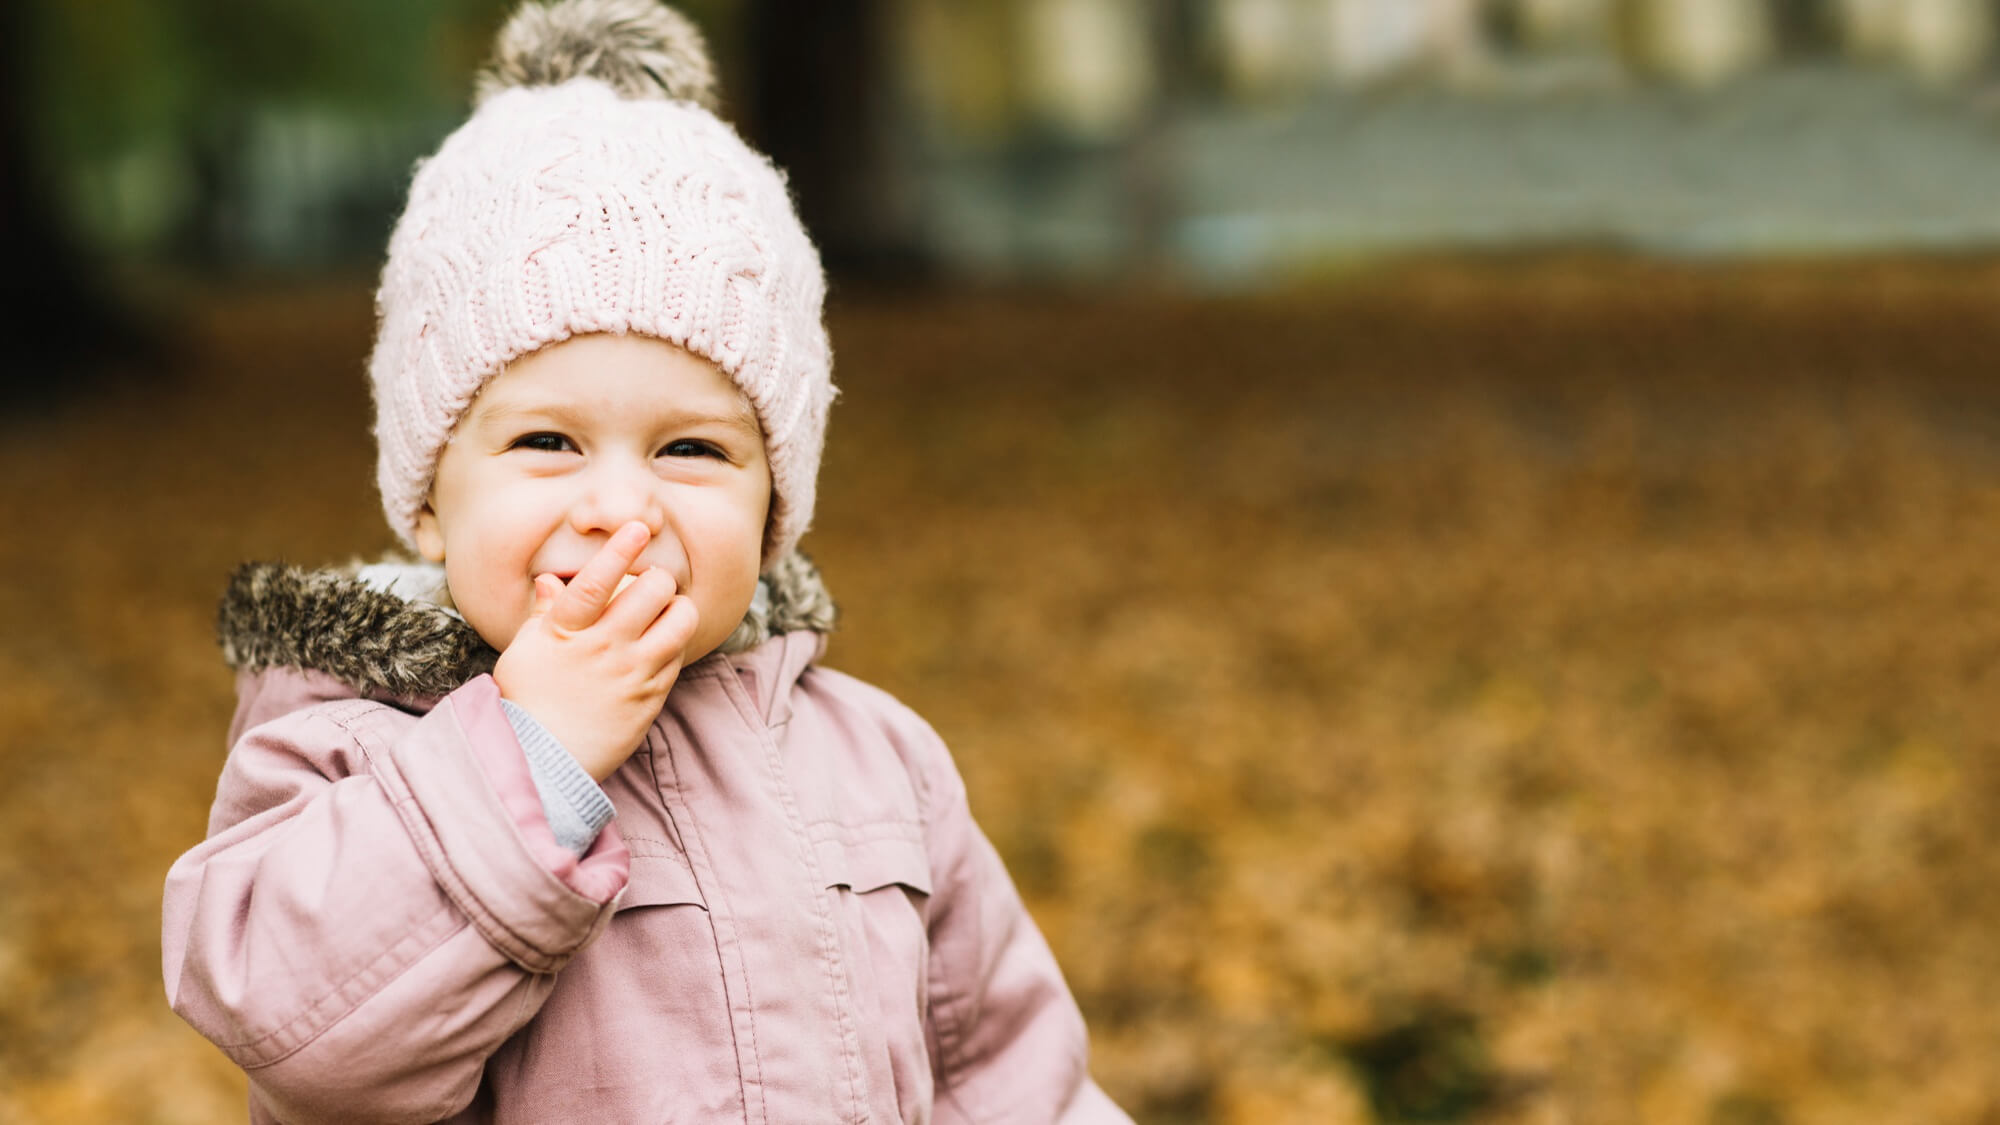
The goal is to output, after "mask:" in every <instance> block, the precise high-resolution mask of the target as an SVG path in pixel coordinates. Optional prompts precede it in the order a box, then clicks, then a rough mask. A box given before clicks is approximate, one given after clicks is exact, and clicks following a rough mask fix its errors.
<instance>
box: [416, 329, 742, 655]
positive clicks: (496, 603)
mask: <svg viewBox="0 0 2000 1125" xmlns="http://www.w3.org/2000/svg"><path fill="white" fill-rule="evenodd" d="M770 502H771V468H770V465H769V463H768V462H767V461H766V460H765V455H764V439H763V435H762V432H761V430H760V429H759V427H758V424H757V415H756V412H755V411H754V410H752V409H751V406H750V403H749V402H748V400H746V399H745V398H744V396H743V393H742V392H741V391H739V390H737V388H736V385H735V384H733V383H731V382H730V381H729V379H728V378H727V377H725V376H724V375H723V374H722V373H721V372H720V371H718V370H717V369H716V368H715V366H714V365H712V364H710V363H709V362H708V361H707V360H704V359H701V358H699V357H697V356H694V355H692V354H690V353H688V352H685V351H682V350H681V349H680V348H677V347H675V346H673V345H672V344H668V343H666V342H664V341H662V340H658V339H655V338H653V337H650V336H610V335H595V336H578V337H575V338H572V339H570V340H566V341H564V342H562V343H559V344H553V345H551V346H549V347H546V348H543V349H542V350H541V351H538V352H535V353H533V354H532V355H529V356H526V357H524V358H522V359H519V360H516V361H514V362H513V363H511V364H509V365H508V366H507V368H506V369H505V370H503V371H502V372H501V373H500V374H498V375H496V376H494V377H493V379H492V380H490V381H489V382H488V383H487V384H486V387H485V389H483V390H481V391H480V392H479V397H478V398H476V399H474V400H473V402H472V406H471V408H470V409H468V410H467V411H466V413H465V416H464V417H463V418H461V419H460V420H459V424H458V428H457V429H456V430H454V431H453V432H452V436H451V440H450V442H449V443H448V444H447V445H446V446H445V450H444V455H443V456H442V457H440V458H439V460H438V467H437V478H436V482H435V483H434V484H433V485H432V488H431V498H430V503H429V504H427V505H426V506H425V508H424V510H423V512H422V513H421V514H420V515H419V516H418V518H417V536H416V538H417V546H418V549H419V550H421V551H422V552H423V554H424V557H426V558H428V559H430V560H432V561H433V562H443V563H444V568H445V579H446V583H447V585H448V586H449V587H450V590H451V598H452V601H453V602H454V603H455V604H456V605H457V606H458V611H459V612H460V613H462V614H464V615H465V619H466V621H467V622H469V623H470V624H471V625H472V627H473V628H474V629H477V630H478V631H479V635H480V636H481V637H484V638H485V639H486V642H487V643H488V644H490V645H492V646H493V647H494V648H497V649H504V648H506V647H507V645H508V644H509V643H510V642H511V641H513V639H514V634H515V632H516V631H518V630H519V629H520V627H521V624H522V622H524V621H526V620H527V618H528V614H529V611H530V610H531V609H532V608H533V606H534V601H535V589H534V584H535V576H536V575H539V574H553V575H556V576H557V577H559V578H561V579H563V580H564V581H565V582H567V581H568V580H569V579H570V578H572V577H574V576H575V574H576V572H577V571H578V570H580V569H581V568H582V567H583V565H584V563H585V562H587V561H589V559H590V558H591V556H592V555H595V554H596V553H597V551H598V548H600V547H602V546H603V545H604V542H605V540H607V539H609V538H610V537H611V533H612V532H614V531H616V530H618V528H620V527H622V526H624V525H625V524H627V523H629V522H631V521H632V520H635V519H636V520H640V521H642V522H644V523H645V524H646V526H647V527H649V528H651V529H652V530H653V540H652V542H650V543H649V544H647V546H646V549H645V552H644V553H643V554H641V555H640V557H639V561H638V563H637V564H636V565H635V566H634V567H633V568H632V573H634V574H638V573H641V572H643V571H644V570H645V569H646V568H647V567H649V566H658V567H662V568H664V569H665V570H666V571H667V573H669V574H671V575H673V578H674V581H675V583H676V584H677V585H678V587H679V590H680V592H681V593H682V594H684V595H686V596H688V597H691V598H693V599H694V603H695V607H696V608H697V609H698V610H700V613H701V623H700V626H699V627H698V628H697V629H696V631H695V635H694V640H693V641H691V642H690V643H689V645H688V650H687V660H688V662H689V663H692V662H693V661H695V660H698V659H700V658H701V657H703V656H706V655H707V654H708V653H710V652H712V651H714V650H715V648H716V646H718V645H720V644H721V643H722V642H723V640H724V639H726V638H727V637H728V636H729V634H730V633H731V632H732V631H733V630H734V629H735V628H736V626H737V625H738V624H739V623H740V622H741V621H742V619H743V614H744V611H745V610H747V609H748V608H749V606H750V599H751V596H752V595H753V594H754V593H755V592H756V587H757V571H758V568H759V564H760V561H761V554H762V550H763V541H764V520H765V516H766V515H767V514H768V511H769V508H770Z"/></svg>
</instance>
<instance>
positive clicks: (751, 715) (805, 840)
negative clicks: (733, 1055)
mask: <svg viewBox="0 0 2000 1125" xmlns="http://www.w3.org/2000/svg"><path fill="white" fill-rule="evenodd" d="M724 667H726V668H728V670H729V672H730V674H729V675H726V676H724V677H722V678H721V681H720V682H721V686H722V688H723V694H724V695H725V696H727V697H728V699H729V701H730V703H731V704H733V705H734V706H735V708H736V711H737V714H738V716H739V717H741V718H742V720H743V722H744V725H745V726H746V727H747V728H748V729H749V730H750V732H751V733H752V735H754V736H755V737H756V739H757V742H758V745H759V746H760V747H762V749H763V751H764V762H765V768H766V770H767V771H768V776H769V778H770V783H771V785H772V786H773V787H774V788H775V789H776V791H777V796H778V802H779V806H780V807H781V808H783V809H784V811H785V819H786V820H787V821H789V822H790V825H791V829H792V845H793V848H794V849H795V851H796V853H797V854H798V856H799V858H800V859H802V860H803V861H804V862H805V864H806V870H807V872H808V873H809V875H810V876H811V877H810V879H809V881H810V882H812V883H815V884H817V885H815V886H813V887H812V888H811V892H812V904H813V921H814V923H815V925H814V930H815V931H816V937H817V938H818V943H819V948H820V970H821V975H822V976H823V977H825V979H826V982H827V984H828V985H829V986H830V987H831V988H832V991H833V998H834V1019H835V1021H836V1023H837V1024H838V1025H839V1028H840V1054H841V1065H842V1067H843V1069H845V1070H846V1072H847V1090H848V1097H849V1098H850V1099H851V1101H852V1105H853V1114H854V1116H853V1118H852V1120H854V1121H855V1122H865V1121H866V1120H867V1105H866V1103H865V1101H864V1100H863V1098H862V1094H861V1074H860V1069H859V1068H860V1061H861V1060H860V1053H861V1048H860V1033H859V1032H858V1031H857V1030H856V1029H855V1027H854V1013H853V1010H852V1009H853V1006H854V1005H853V997H852V995H851V994H850V993H849V991H848V987H847V973H846V971H845V966H844V965H843V963H842V962H841V959H840V936H839V931H838V927H837V925H836V923H835V922H834V920H833V918H832V917H831V916H830V915H829V914H828V912H827V903H826V892H827V888H826V885H825V873H824V872H816V871H815V869H816V868H817V867H818V864H819V855H818V852H817V850H816V849H815V847H814V845H813V841H812V838H811V836H810V835H809V834H808V833H807V831H806V828H805V824H804V821H803V818H802V817H801V816H800V814H799V807H798V800H797V798H796V796H795V795H794V794H793V793H792V788H791V786H790V784H789V783H787V781H786V780H785V770H784V759H783V756H782V755H781V754H779V752H778V743H777V740H776V739H774V738H772V737H771V731H770V728H769V726H768V725H767V724H766V723H764V722H763V721H762V720H761V718H760V717H759V715H758V712H757V710H756V700H754V699H752V698H750V693H749V692H748V691H747V690H745V688H744V686H743V680H742V678H741V677H740V676H737V675H735V674H734V673H735V668H734V667H733V666H730V665H725V666H724Z"/></svg>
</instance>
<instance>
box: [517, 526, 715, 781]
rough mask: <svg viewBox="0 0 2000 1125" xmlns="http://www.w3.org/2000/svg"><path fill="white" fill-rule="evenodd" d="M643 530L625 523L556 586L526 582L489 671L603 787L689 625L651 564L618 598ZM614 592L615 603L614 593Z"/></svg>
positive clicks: (692, 621) (634, 743)
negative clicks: (525, 594) (509, 635)
mask: <svg viewBox="0 0 2000 1125" xmlns="http://www.w3.org/2000/svg"><path fill="white" fill-rule="evenodd" d="M650 537H651V536H650V533H649V532H648V531H647V530H646V526H645V525H644V524H642V523H639V522H637V521H634V522H632V523H628V524H626V525H625V526H624V527H622V528H620V529H618V532H617V534H615V535H613V536H612V537H611V539H610V541H609V542H607V543H605V545H604V546H603V547H602V548H600V549H599V550H598V552H597V554H596V555H595V556H594V557H593V558H592V559H591V560H590V562H589V563H587V564H585V566H584V568H583V569H582V570H581V571H579V572H577V575H576V577H575V578H572V579H570V581H569V584H568V585H567V586H565V585H564V584H563V582H562V580H561V579H559V578H557V577H555V576H554V575H552V574H544V575H540V576H538V577H537V578H536V579H535V608H534V610H533V612H532V613H531V614H530V615H529V617H528V620H527V621H526V622H525V623H524V624H523V625H522V626H521V629H520V631H519V632H518V633H516V634H514V640H513V642H512V643H510V644H509V645H508V646H507V651H505V652H503V653H501V654H500V661H499V663H498V664H497V665H495V666H494V669H493V679H494V681H495V682H496V683H498V684H499V685H500V694H501V696H502V697H503V698H506V699H511V700H513V701H514V703H515V704H516V705H517V706H519V707H521V708H523V709H525V710H526V711H527V712H528V713H529V714H530V715H533V716H534V717H535V721H536V722H539V723H541V724H542V726H544V727H546V728H547V729H548V732H549V733H550V734H552V735H554V736H555V737H556V739H557V740H558V741H560V742H561V743H562V744H563V747H564V749H567V750H568V751H569V752H570V753H571V754H572V755H574V756H575V758H576V760H577V761H578V762H579V763H581V764H582V766H583V768H584V770H585V771H586V772H587V773H589V774H590V776H591V777H593V778H595V779H596V780H598V781H603V780H604V779H605V778H606V777H609V776H610V775H611V773H612V771H614V770H616V769H617V768H618V767H619V766H621V765H623V764H624V763H625V759H627V758H629V757H631V756H632V751H633V750H635V749H637V748H638V745H639V740H640V739H641V738H642V737H644V735H645V733H646V728H647V727H648V726H651V725H652V722H653V719H654V718H655V717H656V716H658V715H659V713H660V707H661V706H662V705H663V704H664V703H665V702H666V699H667V692H668V690H669V689H671V688H672V687H673V686H674V681H675V680H676V679H677V678H679V676H680V673H681V663H682V661H683V660H684V659H685V657H686V655H687V654H686V649H687V643H688V641H689V640H690V639H691V638H693V636H694V631H695V625H696V623H697V621H698V617H697V611H696V609H695V605H694V601H693V599H691V598H682V597H675V596H674V595H675V593H676V592H677V591H676V589H675V585H674V579H673V576H672V575H670V574H668V573H667V572H666V571H664V570H661V569H660V568H658V567H653V568H651V569H649V570H647V571H646V572H645V573H644V574H641V575H640V576H639V577H638V578H636V579H634V580H633V581H632V583H631V584H630V585H628V586H626V587H625V589H624V590H623V592H619V589H618V587H619V584H620V581H621V580H622V579H623V578H624V577H625V575H626V572H627V571H628V570H629V569H630V568H631V566H632V564H633V563H634V562H635V561H637V559H638V558H639V553H640V552H641V551H644V550H645V549H646V543H647V541H648V540H649V539H650ZM614 593H615V594H617V597H616V598H615V599H614V598H613V597H612V595H613V594H614Z"/></svg>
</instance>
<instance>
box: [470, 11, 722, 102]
mask: <svg viewBox="0 0 2000 1125" xmlns="http://www.w3.org/2000/svg"><path fill="white" fill-rule="evenodd" d="M572 78H596V79H598V80H600V81H602V82H603V83H604V84H605V85H607V86H610V87H611V88H612V89H614V90H616V91H618V96H620V97H623V98H632V99H635V100H636V99H641V98H666V99H668V100H670V101H682V102H693V103H694V104H695V105H698V106H700V107H702V108H703V109H706V110H710V111H713V110H715V109H716V108H717V106H718V101H717V98H716V93H715V68H714V67H713V66H712V65H710V63H709V60H708V48H707V45H706V44H704V43H703V42H702V38H701V32H699V31H697V30H695V26H694V25H693V24H692V23H689V22H688V20H687V17H685V16H683V15H681V14H680V13H679V12H676V11H674V10H673V9H671V8H666V7H662V6H661V5H659V4H657V3H654V2H653V0H562V2H561V3H556V4H550V5H547V6H543V5H540V4H525V5H523V6H522V7H521V8H520V10H519V11H516V12H515V13H514V16H513V18H512V19H509V20H508V21H507V25H506V26H505V27H503V28H501V30H500V36H499V38H498V39H497V40H496V41H495V42H494V47H493V61H492V62H491V63H490V64H488V66H487V68H486V70H484V71H482V72H481V73H480V75H479V100H480V101H481V102H484V101H485V100H486V99H487V98H489V97H491V96H493V95H494V94H496V93H499V92H500V91H501V90H505V89H508V88H510V87H514V86H560V85H562V84H563V83H564V82H567V81H569V80H570V79H572Z"/></svg>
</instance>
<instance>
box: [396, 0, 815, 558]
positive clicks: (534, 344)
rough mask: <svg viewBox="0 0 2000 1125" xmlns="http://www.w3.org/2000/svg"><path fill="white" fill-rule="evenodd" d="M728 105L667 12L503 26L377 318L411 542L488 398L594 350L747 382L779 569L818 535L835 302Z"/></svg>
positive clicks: (644, 4) (426, 166)
mask: <svg viewBox="0 0 2000 1125" xmlns="http://www.w3.org/2000/svg"><path fill="white" fill-rule="evenodd" d="M714 100H715V98H714V79H713V71H712V68H711V67H710V65H709V61H708V58H707V56H706V54H705V52H704V48H703V46H702V42H701V38H700V36H699V34H698V33H697V32H696V31H695V30H694V28H693V27H692V26H691V25H690V24H689V23H688V22H687V21H686V20H685V19H684V18H682V17H681V16H680V15H679V14H677V13H675V12H673V11H671V10H669V9H667V8H664V7H662V6H660V5H659V4H657V3H655V2H654V0H560V2H558V3H554V4H551V5H549V6H547V7H542V6H539V5H534V4H530V5H528V6H526V7H523V8H522V9H521V10H520V11H519V12H517V13H516V14H515V15H514V17H513V18H512V19H511V20H509V21H508V23H507V26H506V28H505V29H504V30H503V31H502V32H501V33H500V36H499V39H498V42H497V45H496V56H495V60H494V63H493V65H492V67H491V69H490V70H489V71H488V72H487V73H486V74H485V75H483V76H482V78H481V82H480V100H479V104H478V105H477V107H476V108H475V109H474V111H473V114H472V117H471V118H470V119H469V120H467V121H466V122H465V124H464V125H462V126H460V127H459V129H458V131H457V132H455V133H453V134H452V135H451V136H450V137H448V138H446V140H445V142H444V144H443V146H442V147H440V148H439V149H438V151H437V154H436V155H434V156H432V157H431V158H430V159H428V160H426V161H425V162H423V164H422V165H421V166H420V167H419V168H418V170H417V174H416V177H415V180H414V182H413V183H412V184H411V187H410V200H409V205H408V207H407V208H406V209H405V210H404V212H403V216H402V218H401V219H400V220H399V221H398V222H397V224H396V229H395V233H394V234H393V235H391V236H390V239H389V258H388V263H387V264H386V265H385V266H384V267H383V271H382V288H381V291H380V292H379V293H378V294H377V295H376V299H375V307H376V312H377V316H378V318H379V328H378V330H377V334H376V340H375V352H374V355H373V357H372V358H371V359H370V361H369V379H370V382H371V384H372V386H373V389H374V398H375V440H376V445H377V451H378V459H377V468H376V480H377V484H378V485H379V487H380V488H381V491H382V507H383V510H384V511H385V512H386V513H387V515H388V517H389V525H390V526H391V527H392V528H394V529H395V531H396V534H397V535H399V536H400V537H402V539H403V541H404V543H406V544H411V545H414V531H415V527H416V521H417V515H418V513H419V512H420V511H421V510H422V508H423V505H424V503H425V502H426V500H427V498H428V497H429V495H430V489H431V482H432V477H433V474H434V473H435V472H436V469H437V462H438V457H439V456H440V455H441V454H442V453H443V451H444V446H445V443H446V441H448V440H449V439H450V437H451V431H452V427H453V426H454V425H456V424H457V422H458V419H459V417H460V415H462V414H464V413H465V410H466V408H467V407H468V406H469V405H470V404H471V403H472V400H473V397H474V396H475V395H477V394H478V393H479V390H480V388H481V387H483V386H485V384H486V381H487V380H488V379H491V378H492V377H493V376H494V375H496V374H498V373H499V372H500V370H501V368H502V367H503V366H505V365H506V364H507V363H509V362H512V361H513V360H516V359H518V358H520V357H522V356H525V355H527V354H528V353H530V352H533V351H535V350H536V349H538V348H542V347H544V346H547V345H549V344H553V343H556V342H558V341H561V340H566V339H568V338H570V337H571V336H576V335H582V334H585V333H592V332H613V333H620V332H632V333H641V334H644V335H647V336H655V337H658V338H660V339H662V340H666V341H668V342H669V343H672V344H675V345H677V346H679V347H682V348H685V349H686V350H688V351H689V352H692V353H694V354H695V355H699V356H701V357H702V358H704V359H707V360H708V361H710V362H712V363H714V364H715V366H716V367H718V368H719V369H721V371H722V372H723V373H724V374H725V375H727V376H728V377H729V378H730V379H731V380H732V381H734V382H735V384H736V386H738V387H739V388H741V389H742V391H743V393H744V395H745V397H747V398H748V399H749V400H750V404H751V406H752V407H753V408H754V409H755V410H756V412H757V418H758V421H759V422H761V423H762V425H763V429H764V445H765V450H766V453H767V455H768V457H769V459H770V465H771V491H772V498H771V513H770V517H769V522H768V523H767V524H766V526H765V530H764V558H763V563H764V565H765V566H766V567H769V566H770V565H772V564H773V563H774V562H775V561H777V560H778V559H779V558H781V557H783V556H784V555H785V554H786V553H787V552H788V551H790V550H791V548H792V546H793V545H794V544H795V543H796V542H797V541H798V538H799V536H800V535H801V534H803V533H804V531H805V529H806V525H807V524H808V523H810V522H811V519H812V510H813V495H814V491H815V478H816V476H817V474H818V471H819V458H820V449H821V446H822V444H823V442H824V438H825V434H826V416H827V408H828V407H829V405H831V403H832V400H833V395H834V389H833V381H832V357H831V355H830V353H829V350H828V347H827V339H826V331H825V328H824V327H823V326H822V324H821V323H820V306H821V303H822V301H823V300H824V298H825V294H826V283H825V279H824V277H823V275H822V274H821V272H820V262H819V255H818V253H817V252H816V251H815V250H814V249H813V245H812V242H811V241H810V240H809V239H808V238H807V237H806V232H805V230H804V228H803V227H801V226H800V224H799V220H798V216H797V215H795V214H794V213H793V211H792V206H791V199H790V197H789V196H788V195H787V194H786V190H785V181H784V178H783V176H782V175H781V174H780V173H779V172H778V171H777V170H776V169H774V168H773V167H772V166H771V164H770V162H769V161H768V160H766V159H765V158H764V157H763V156H761V155H759V154H758V153H757V152H755V151H754V150H752V149H751V148H750V147H749V146H748V145H746V144H745V143H744V142H743V141H742V139H741V138H739V137H738V136H737V135H736V133H735V131H734V130H732V129H731V128H730V127H729V126H728V125H725V124H723V123H722V122H721V121H720V120H718V119H717V118H716V117H715V115H714V114H713V113H712V112H711V109H712V107H713V105H714Z"/></svg>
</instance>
